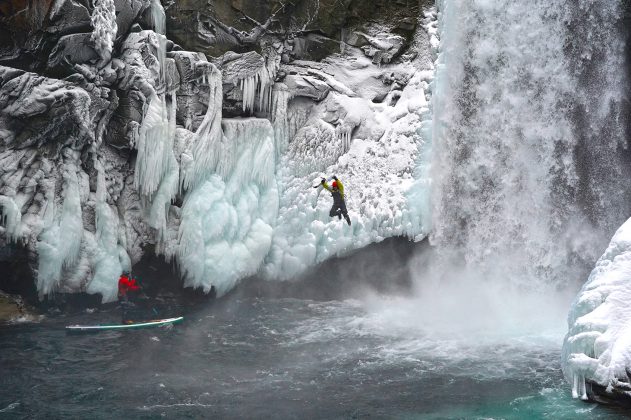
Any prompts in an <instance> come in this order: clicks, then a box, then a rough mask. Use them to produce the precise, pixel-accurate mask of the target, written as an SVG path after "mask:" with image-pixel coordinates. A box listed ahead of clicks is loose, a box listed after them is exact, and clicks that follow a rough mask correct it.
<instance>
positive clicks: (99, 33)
mask: <svg viewBox="0 0 631 420" xmlns="http://www.w3.org/2000/svg"><path fill="white" fill-rule="evenodd" d="M90 21H91V23H92V27H93V28H94V29H93V31H92V35H91V37H90V38H91V40H92V42H93V43H94V48H95V50H96V51H97V52H98V54H99V56H100V57H101V63H102V64H103V65H104V64H106V63H107V62H108V61H110V58H111V57H112V49H113V48H114V39H115V38H116V31H117V30H118V26H117V25H116V6H115V5H114V0H96V2H95V5H94V10H93V11H92V16H91V17H90Z"/></svg>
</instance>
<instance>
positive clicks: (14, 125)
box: [0, 67, 100, 150]
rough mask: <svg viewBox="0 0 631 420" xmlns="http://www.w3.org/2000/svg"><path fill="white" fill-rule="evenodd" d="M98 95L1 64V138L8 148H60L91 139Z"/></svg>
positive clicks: (70, 84) (66, 83) (72, 85)
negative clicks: (93, 100) (93, 109)
mask: <svg viewBox="0 0 631 420" xmlns="http://www.w3.org/2000/svg"><path fill="white" fill-rule="evenodd" d="M97 93H98V95H99V96H100V92H97ZM94 96H95V95H90V94H88V92H87V91H86V90H84V89H82V88H79V87H77V86H76V85H74V84H72V83H68V82H64V81H61V80H56V79H49V78H45V77H42V76H38V75H36V74H34V73H26V72H24V71H16V70H15V69H11V68H7V67H0V127H3V130H2V132H0V137H1V138H0V140H1V141H2V143H3V145H4V146H5V147H16V148H23V147H29V146H31V147H32V146H37V147H42V146H44V145H50V146H51V147H53V149H54V150H58V149H59V148H60V147H61V146H62V145H64V144H68V142H72V141H73V140H76V139H78V138H82V137H84V136H87V137H88V138H91V137H93V135H94V134H90V133H91V131H90V126H91V121H92V117H93V115H91V114H90V107H91V105H92V97H94ZM51 122H52V123H51Z"/></svg>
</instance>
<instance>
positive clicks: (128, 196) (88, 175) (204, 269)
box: [0, 0, 437, 301]
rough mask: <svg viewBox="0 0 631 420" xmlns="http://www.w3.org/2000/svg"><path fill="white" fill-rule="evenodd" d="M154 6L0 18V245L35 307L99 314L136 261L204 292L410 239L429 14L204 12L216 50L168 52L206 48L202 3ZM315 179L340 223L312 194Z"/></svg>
mask: <svg viewBox="0 0 631 420" xmlns="http://www.w3.org/2000/svg"><path fill="white" fill-rule="evenodd" d="M216 3H221V2H216ZM164 4H165V5H167V6H168V7H167V10H166V11H165V9H164V8H163V5H162V3H161V2H160V1H159V0H135V1H131V2H127V1H118V0H93V1H87V2H72V1H70V0H59V1H55V2H53V4H43V3H42V4H39V3H37V4H32V2H28V3H25V2H22V1H21V0H10V1H9V2H8V3H7V5H6V6H5V7H4V8H2V9H0V35H3V36H1V37H0V47H2V48H0V56H1V57H0V58H2V63H4V64H5V66H4V67H0V104H1V107H0V108H1V109H0V138H1V139H2V143H1V144H0V162H2V165H1V166H0V212H1V214H2V218H1V220H0V247H6V248H10V249H13V248H14V247H22V248H24V249H26V250H27V251H28V252H29V258H30V263H31V267H32V269H33V273H34V276H35V281H36V284H37V289H38V292H39V294H40V297H45V296H48V295H51V294H53V293H56V292H88V293H93V294H101V295H102V297H103V301H111V300H114V299H116V287H117V286H116V285H117V279H118V276H119V274H120V273H121V272H122V271H123V270H129V269H130V268H132V267H133V265H134V264H135V263H137V262H138V261H139V259H140V258H141V257H142V255H143V253H145V252H146V251H147V249H151V252H156V253H158V254H159V255H161V256H163V257H164V258H165V259H168V260H174V262H175V265H176V266H177V269H178V272H179V275H180V278H181V279H183V281H184V285H185V286H192V287H200V288H202V289H203V290H205V291H207V292H208V291H210V290H211V289H213V288H214V290H215V291H216V292H217V293H218V294H222V293H225V292H226V291H228V290H230V288H232V287H233V286H234V285H235V284H236V283H237V282H238V281H239V280H240V279H241V278H243V277H245V276H249V275H252V274H256V273H260V274H264V275H265V276H266V277H268V278H269V279H279V278H281V279H289V278H291V277H293V276H295V275H296V274H298V273H300V272H301V271H303V270H304V269H305V268H307V267H309V266H311V265H313V264H315V263H318V262H321V261H323V260H325V259H326V258H328V257H330V256H333V255H336V254H339V253H345V252H349V251H351V250H353V249H356V248H359V247H362V246H364V245H367V244H369V243H371V242H375V241H380V240H382V239H383V238H386V237H388V236H394V235H407V236H409V237H410V238H415V239H417V240H418V239H422V238H423V237H424V236H425V235H426V234H427V232H428V230H429V224H428V211H429V204H428V194H427V187H428V185H429V181H428V174H427V170H426V169H427V165H428V158H429V157H428V151H429V150H430V146H431V121H430V119H431V97H432V92H431V90H432V89H431V82H432V77H433V61H434V58H435V57H434V50H435V47H436V45H437V38H436V27H435V24H436V13H435V11H432V10H431V9H430V8H428V7H425V8H422V7H421V3H417V2H414V3H413V4H411V5H400V4H392V3H390V2H387V1H379V2H377V3H376V4H375V7H377V8H380V10H381V11H382V12H383V13H380V14H379V15H377V16H369V14H366V10H364V8H363V6H362V4H363V3H362V0H353V1H351V2H347V3H344V4H341V3H340V4H338V3H335V4H333V3H332V4H328V3H326V4H325V3H322V4H321V3H320V2H319V1H313V0H306V1H304V2H299V3H296V4H294V3H291V4H279V5H278V7H274V8H270V9H269V10H268V9H267V8H266V6H265V7H264V6H261V5H258V6H257V5H255V4H249V3H248V4H246V5H242V6H243V9H242V10H241V11H240V15H239V16H240V17H235V16H232V15H231V14H230V13H228V15H226V16H223V13H224V12H225V10H224V9H223V8H221V7H218V6H220V5H219V4H213V7H215V6H217V8H216V9H214V12H213V13H216V14H215V15H213V18H212V25H213V28H214V30H215V34H216V35H218V36H217V37H215V38H211V37H208V38H204V42H201V43H199V44H198V45H195V43H191V42H189V41H190V40H189V39H188V38H186V37H185V38H184V41H185V44H186V45H185V46H186V47H188V48H190V49H191V50H192V51H185V50H184V49H183V48H182V47H181V46H180V45H177V44H175V43H174V42H173V41H172V40H171V39H168V37H172V38H174V39H182V38H180V37H178V33H179V32H178V31H181V30H182V28H181V27H179V26H178V25H180V24H181V22H182V21H181V19H184V20H186V19H188V20H189V24H190V25H189V26H188V27H186V30H187V31H188V30H192V31H197V33H198V34H199V35H200V36H205V34H206V32H205V29H204V28H205V27H204V28H203V27H202V26H203V25H202V26H196V25H197V23H200V22H198V20H199V19H202V18H203V13H201V12H200V13H197V14H195V13H193V14H190V13H189V12H190V11H194V10H196V9H195V8H197V7H201V8H202V9H203V5H202V4H201V3H200V4H199V5H198V4H197V3H196V2H194V1H193V2H191V3H190V5H189V6H183V5H181V4H175V3H173V2H164ZM187 7H190V10H189V9H186V8H187ZM239 7H241V6H239ZM184 9H186V10H184ZM211 9H213V8H211ZM200 10H201V9H200ZM259 14H262V15H259ZM264 15H267V16H264ZM17 16H21V18H20V19H18V18H17ZM233 18H235V19H234V20H233ZM243 18H244V19H245V20H246V21H247V22H249V23H248V24H247V25H250V27H249V29H246V28H245V27H244V24H243ZM169 25H171V29H170V28H169ZM231 25H234V26H231ZM247 25H246V26H247ZM318 25H320V27H321V28H322V32H321V33H322V34H323V35H316V34H315V33H311V32H310V31H311V30H312V29H314V28H315V27H317V26H318ZM325 26H326V28H325ZM4 35H6V36H4ZM231 48H234V50H236V51H230V49H231ZM204 53H213V54H216V56H215V57H213V56H206V55H205V54H204ZM220 54H221V55H220ZM332 175H337V176H338V177H340V178H341V179H342V180H343V182H344V184H345V186H346V192H347V205H348V209H349V212H350V214H351V219H352V221H353V224H352V226H347V225H346V224H342V223H340V222H339V221H338V220H331V219H330V218H329V215H328V209H329V207H330V205H331V204H332V199H331V198H330V197H329V196H328V194H322V189H321V188H312V186H313V185H316V184H317V182H318V181H319V179H320V177H321V176H332ZM3 255H4V254H3ZM176 278H177V276H174V280H176ZM146 281H151V279H146Z"/></svg>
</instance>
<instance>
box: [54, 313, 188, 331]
mask: <svg viewBox="0 0 631 420" xmlns="http://www.w3.org/2000/svg"><path fill="white" fill-rule="evenodd" d="M183 319H184V317H183V316H178V317H176V318H166V319H153V320H151V321H143V322H133V323H131V324H113V325H68V326H67V327H66V329H67V330H70V331H103V330H128V329H134V328H146V327H157V326H160V325H168V324H175V323H176V322H180V321H182V320H183Z"/></svg>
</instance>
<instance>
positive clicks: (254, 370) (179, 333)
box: [0, 293, 624, 419]
mask: <svg viewBox="0 0 631 420" xmlns="http://www.w3.org/2000/svg"><path fill="white" fill-rule="evenodd" d="M414 304H415V303H414V301H413V300H407V299H406V298H403V297H396V298H394V297H377V296H376V295H374V296H373V297H372V298H366V297H365V296H363V297H361V298H358V299H339V300H320V301H315V300H309V299H304V298H295V297H287V296H265V295H260V296H252V295H251V294H239V293H235V294H232V295H230V296H227V297H225V298H222V299H219V300H217V301H210V302H208V303H205V304H197V305H194V306H188V307H186V308H184V309H182V310H181V311H182V312H183V313H184V315H185V317H186V319H185V321H184V322H183V323H182V324H179V325H176V326H173V327H167V328H155V329H145V330H137V331H109V332H101V333H83V334H76V333H75V334H69V333H66V331H64V326H65V325H68V324H74V323H84V324H85V323H105V322H117V321H119V320H120V312H119V310H118V309H117V308H110V309H107V310H102V309H101V310H98V309H97V310H91V309H88V310H85V311H82V312H81V313H74V314H63V313H62V314H57V315H48V316H46V317H45V318H44V319H42V320H41V321H40V322H38V323H23V324H17V325H10V326H4V327H1V328H0V360H1V365H0V418H93V419H99V418H104V419H105V418H140V419H144V418H159V417H167V418H303V419H305V418H326V419H331V418H367V417H370V418H401V419H408V418H410V419H411V418H423V419H433V418H523V419H535V418H550V419H566V418H567V419H582V418H585V419H587V418H589V419H606V418H621V416H623V415H624V412H623V411H620V410H616V409H612V408H607V407H603V406H600V405H596V404H589V403H583V402H580V401H576V400H573V399H572V398H571V395H570V387H569V386H568V385H567V383H565V381H564V379H563V377H562V373H561V370H560V366H559V358H560V347H561V342H562V333H563V332H562V331H550V332H546V331H540V332H537V333H532V332H524V333H519V332H513V333H502V334H501V336H493V334H489V335H488V336H487V337H485V338H484V339H480V340H472V339H471V336H463V337H461V336H459V335H458V334H445V335H441V334H429V333H427V332H426V330H425V329H424V328H420V325H417V324H416V323H415V322H412V321H410V319H409V318H408V319H405V320H403V319H404V318H406V317H404V316H401V313H400V311H409V310H410V308H413V307H414ZM412 319H413V318H412ZM399 320H400V322H399ZM424 331H425V332H424Z"/></svg>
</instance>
